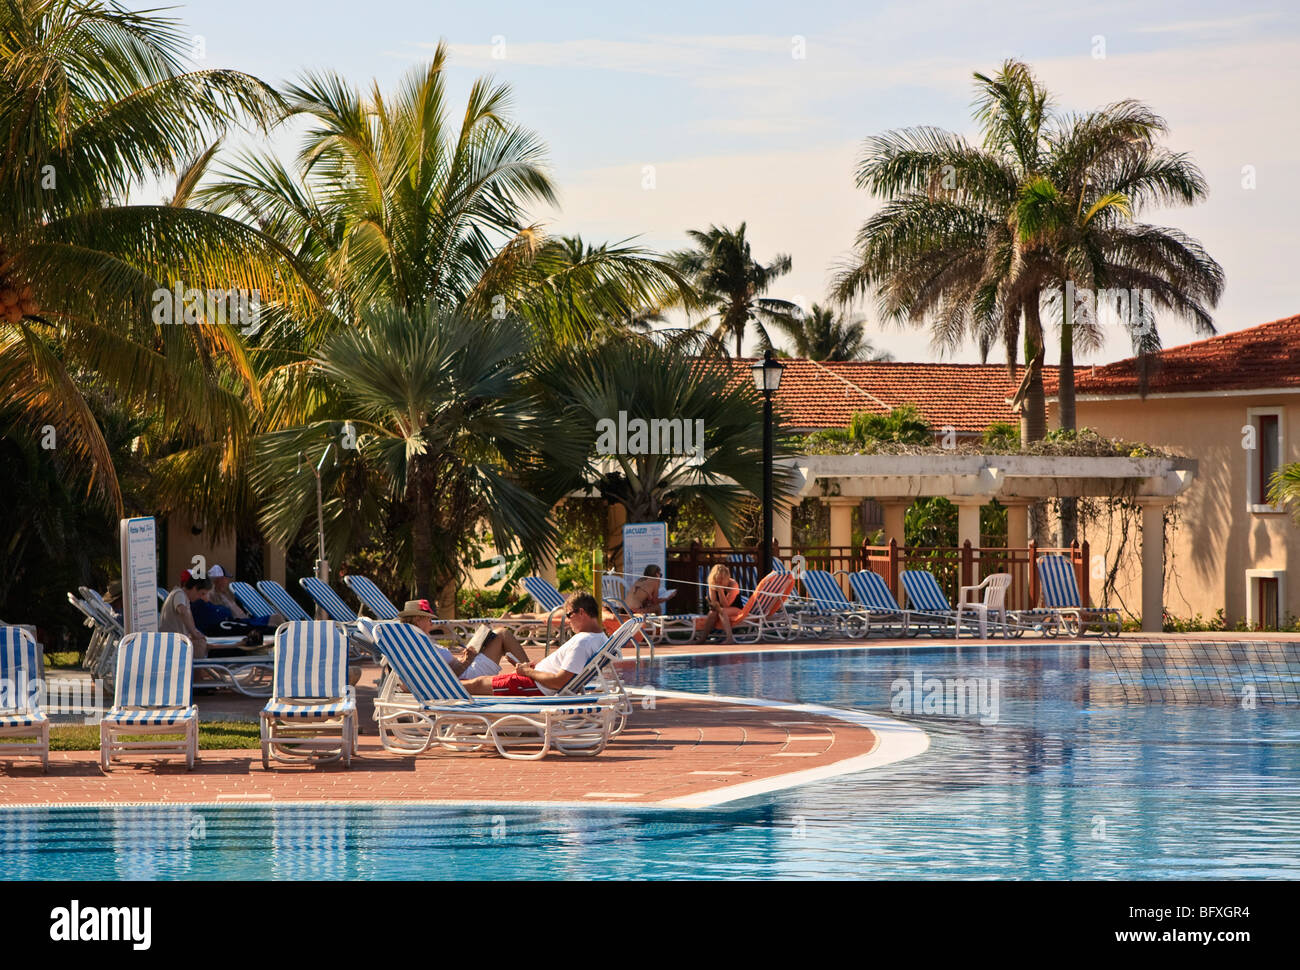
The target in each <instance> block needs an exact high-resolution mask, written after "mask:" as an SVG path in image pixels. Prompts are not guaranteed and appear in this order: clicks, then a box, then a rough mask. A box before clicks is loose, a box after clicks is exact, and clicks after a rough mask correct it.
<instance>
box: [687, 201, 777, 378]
mask: <svg viewBox="0 0 1300 970" xmlns="http://www.w3.org/2000/svg"><path fill="white" fill-rule="evenodd" d="M687 235H688V236H689V237H690V238H691V239H692V240H693V241H694V243H695V246H694V248H693V249H687V250H682V251H680V252H676V253H673V255H672V260H673V263H674V264H675V265H676V267H677V268H678V269H679V270H680V271H681V272H682V274H683V275H684V276H685V277H686V278H687V279H689V280H690V281H691V283H692V284H693V285H694V287H695V290H696V292H697V293H698V294H699V299H700V302H701V304H702V305H703V306H704V307H705V308H706V309H708V311H709V312H708V313H707V315H706V316H705V317H704V319H703V320H702V321H701V323H702V324H708V323H709V322H710V321H713V322H715V324H716V333H717V335H718V336H719V337H720V338H723V339H726V338H734V339H735V341H736V356H737V357H739V356H740V355H741V345H742V343H743V341H744V339H745V330H746V328H747V327H748V326H749V324H750V322H751V321H753V322H754V323H755V324H756V325H757V326H758V328H759V331H760V334H761V336H762V338H763V339H764V340H767V332H766V331H765V330H764V329H763V324H764V323H774V322H776V321H778V320H783V319H789V318H790V317H791V316H792V315H793V314H794V313H796V312H798V310H799V307H798V305H797V304H794V303H791V302H790V301H788V300H777V299H773V298H771V297H765V296H763V294H764V293H766V292H767V291H768V289H769V288H770V287H771V285H772V283H773V282H775V281H776V280H777V279H779V278H780V277H782V276H784V275H785V274H786V273H788V272H790V267H791V266H792V265H793V263H792V261H791V259H790V257H789V256H786V255H778V256H777V257H776V258H775V259H773V260H772V262H770V263H768V264H767V265H766V266H764V265H763V264H761V263H760V262H758V260H756V259H755V258H754V256H753V254H752V252H751V251H750V246H749V240H748V239H746V238H745V223H743V222H742V223H741V224H740V225H739V226H738V227H736V228H735V229H728V228H726V227H722V228H719V227H718V226H710V227H709V228H708V229H707V230H706V231H703V232H701V231H699V230H695V229H692V230H690V231H688V232H687Z"/></svg>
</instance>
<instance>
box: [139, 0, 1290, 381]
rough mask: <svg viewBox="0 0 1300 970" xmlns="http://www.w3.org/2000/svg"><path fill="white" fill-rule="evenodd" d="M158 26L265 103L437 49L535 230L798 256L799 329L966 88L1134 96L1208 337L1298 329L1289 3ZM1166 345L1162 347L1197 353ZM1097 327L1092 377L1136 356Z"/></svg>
mask: <svg viewBox="0 0 1300 970" xmlns="http://www.w3.org/2000/svg"><path fill="white" fill-rule="evenodd" d="M129 5H130V6H133V7H135V8H137V9H140V8H144V7H145V6H154V5H155V4H153V3H149V4H142V3H132V4H129ZM172 16H175V17H178V18H180V19H181V20H182V21H183V22H184V24H185V26H186V28H187V29H188V30H190V31H192V33H193V34H194V35H197V36H199V37H201V38H202V40H201V43H200V44H198V48H201V50H202V59H201V61H199V62H198V63H199V64H200V65H201V66H203V67H230V68H237V69H240V70H244V71H248V72H251V73H253V74H256V75H258V76H259V77H262V78H263V79H265V80H267V81H271V82H272V83H278V82H282V81H287V80H291V79H294V78H296V77H298V76H299V75H300V74H301V72H303V71H304V70H311V69H322V68H330V69H333V70H337V71H340V72H342V73H343V74H344V75H345V76H347V77H348V78H350V79H351V80H353V81H354V82H355V83H357V84H358V85H362V86H369V85H370V83H371V82H372V80H373V81H377V82H378V84H379V85H380V87H381V89H391V88H392V87H393V85H394V84H395V82H396V81H397V80H398V79H399V78H400V77H401V76H402V75H403V74H404V73H406V72H407V71H409V70H411V69H412V68H413V67H415V66H416V65H418V64H420V63H421V62H422V61H425V60H427V59H428V58H430V57H431V55H432V52H433V50H434V48H435V47H436V45H437V44H438V42H439V41H440V40H445V41H446V42H447V43H448V44H449V45H450V49H451V55H452V57H451V68H450V75H449V77H450V87H451V91H452V94H453V96H454V100H453V104H463V103H464V97H465V94H466V93H467V92H468V89H469V86H470V84H471V83H472V82H473V80H474V79H475V78H476V77H478V76H480V75H483V74H491V75H493V76H494V77H495V78H497V79H498V80H501V81H505V82H508V83H509V84H510V86H511V87H512V89H513V113H514V116H515V118H516V119H517V120H518V121H519V122H520V123H522V124H524V125H526V126H527V127H529V128H532V129H533V130H535V131H536V132H538V133H539V134H540V135H541V136H542V137H543V138H544V140H545V141H546V143H547V144H548V146H549V148H550V164H551V168H552V172H553V175H554V177H555V179H556V181H557V183H558V185H559V188H560V206H559V207H558V209H557V210H553V211H552V210H545V211H542V210H539V211H538V212H537V213H535V215H536V218H538V219H540V220H542V221H543V222H545V223H546V224H547V227H548V231H550V232H553V233H562V234H573V233H578V234H581V235H582V236H583V237H584V238H585V239H587V240H588V241H592V242H601V241H617V240H624V239H629V238H632V237H635V238H636V239H637V241H638V242H639V243H640V244H642V245H646V246H649V247H653V248H655V249H662V250H671V249H677V248H681V247H683V246H685V245H686V243H687V239H686V230H687V229H692V228H700V229H703V228H707V227H708V226H709V225H711V224H718V225H728V226H730V225H734V224H736V223H739V222H742V221H743V222H745V223H746V224H747V227H748V236H749V238H750V240H751V241H752V244H753V250H754V255H755V256H756V258H758V259H759V260H760V261H761V262H768V261H769V260H770V259H771V258H772V257H773V256H775V255H776V254H777V253H786V254H789V255H790V256H791V257H792V260H793V270H792V272H791V273H790V274H789V275H787V276H785V277H783V278H782V279H780V280H778V281H777V282H776V284H775V285H774V287H773V289H772V290H771V291H770V293H769V295H771V296H775V297H779V298H783V299H789V300H794V301H795V302H798V303H800V304H802V305H804V306H808V305H810V304H811V303H813V302H821V301H824V299H825V296H826V292H827V290H828V284H829V280H830V277H831V275H832V273H833V271H834V269H835V268H836V267H837V266H838V265H839V264H841V263H842V262H843V261H844V260H846V259H848V258H849V257H850V255H851V250H852V244H853V239H854V236H855V234H856V232H857V230H858V228H859V227H860V226H861V225H862V223H863V222H864V221H865V219H866V218H867V217H868V216H869V215H870V214H871V213H872V212H873V211H874V210H875V209H876V207H877V206H878V204H879V203H878V200H875V199H873V198H872V197H871V196H870V195H869V194H868V193H866V192H865V191H862V190H859V189H857V188H856V187H855V186H854V181H853V173H854V169H855V163H856V160H857V158H858V156H859V154H860V151H861V147H862V143H863V140H864V139H865V138H867V137H868V136H871V135H876V134H881V133H883V132H885V131H888V130H890V129H894V128H901V127H908V126H914V125H935V126H938V127H941V128H946V129H949V130H952V131H956V132H960V133H962V134H965V135H967V136H968V137H971V138H976V137H977V132H976V130H975V126H974V124H973V122H972V120H971V110H970V102H971V99H972V94H973V87H972V78H971V75H972V73H973V72H975V71H981V72H984V73H992V72H994V71H996V69H997V68H998V66H999V65H1000V64H1001V63H1002V62H1003V61H1004V60H1005V59H1007V58H1010V57H1014V58H1018V59H1021V60H1024V61H1026V62H1028V63H1029V64H1030V66H1031V67H1032V68H1033V70H1034V71H1035V72H1036V74H1037V75H1038V77H1039V79H1040V80H1041V81H1042V82H1044V83H1045V84H1046V85H1047V87H1048V88H1049V89H1050V90H1051V91H1052V92H1053V94H1054V96H1055V98H1056V101H1057V106H1058V107H1059V108H1060V109H1061V110H1064V111H1085V110H1090V109H1093V108H1097V107H1101V106H1103V105H1105V104H1108V103H1111V102H1114V101H1117V100H1120V99H1124V98H1135V99H1138V100H1141V101H1144V102H1146V103H1147V104H1148V105H1149V106H1150V107H1151V108H1152V109H1153V110H1155V111H1156V112H1157V113H1158V114H1160V115H1162V116H1163V117H1164V118H1165V119H1166V120H1167V121H1168V123H1169V128H1170V130H1169V134H1168V136H1167V138H1166V140H1165V142H1164V144H1165V146H1166V147H1168V148H1170V149H1171V150H1174V151H1179V152H1186V153H1187V154H1188V155H1190V157H1191V158H1192V159H1193V160H1194V161H1195V162H1196V163H1197V164H1198V165H1199V166H1200V167H1201V169H1202V171H1203V173H1204V175H1205V177H1206V179H1207V181H1208V183H1209V186H1210V193H1209V198H1208V200H1207V201H1205V202H1204V203H1202V204H1200V205H1198V206H1196V207H1194V208H1179V209H1167V210H1156V209H1150V210H1144V211H1142V212H1140V213H1138V217H1139V218H1140V219H1142V220H1143V221H1146V222H1152V223H1156V224H1159V225H1170V226H1175V227H1177V228H1179V229H1181V230H1183V231H1185V232H1187V233H1190V234H1191V235H1192V236H1194V237H1196V238H1197V239H1198V240H1200V242H1201V243H1202V244H1203V245H1204V246H1205V248H1206V249H1207V250H1208V252H1209V253H1210V255H1212V256H1213V257H1214V258H1215V259H1217V260H1218V261H1219V262H1220V263H1221V264H1222V265H1223V267H1224V270H1225V273H1226V277H1227V286H1226V290H1225V293H1224V296H1223V299H1222V300H1221V301H1220V304H1219V306H1218V308H1217V310H1216V311H1215V323H1216V327H1217V329H1218V330H1219V331H1220V332H1223V331H1229V330H1237V329H1241V328H1243V327H1249V326H1254V325H1256V324H1260V323H1265V322H1268V321H1270V320H1275V319H1278V318H1280V317H1284V316H1290V315H1292V314H1295V313H1300V297H1297V296H1296V294H1295V288H1294V285H1293V277H1294V274H1295V272H1296V268H1295V263H1296V259H1295V250H1296V247H1295V244H1294V235H1293V232H1294V227H1295V226H1296V225H1297V222H1298V221H1300V220H1298V219H1297V216H1298V215H1300V131H1297V126H1296V124H1295V116H1296V103H1297V99H1298V97H1300V8H1297V7H1296V6H1294V5H1288V4H1286V3H1284V2H1270V3H1249V2H1247V3H1244V4H1233V5H1228V4H1223V3H1220V4H1210V3H1203V2H1177V3H1173V2H1168V3H1167V2H1123V3H1110V2H1098V3H1087V4H1063V5H1048V6H1043V5H1040V4H1037V3H1021V2H992V3H961V2H950V0H935V2H927V0H909V2H902V3H883V4H881V3H847V2H839V3H818V2H800V3H790V2H788V0H787V2H782V3H774V2H769V0H757V2H754V0H746V2H728V3H716V2H715V3H699V2H684V0H667V2H656V3H650V4H646V3H631V2H606V3H589V4H581V3H579V4H573V3H563V2H554V3H546V4H538V3H535V2H531V3H518V2H513V3H480V2H475V3H445V2H427V0H425V2H416V0H368V2H366V3H356V2H349V3H337V2H334V0H194V2H191V3H187V4H182V5H181V6H179V7H177V8H176V10H175V11H173V13H172ZM277 145H278V146H279V147H280V148H281V149H282V150H284V151H286V152H287V151H288V150H289V149H290V147H291V146H292V142H291V141H290V140H289V139H288V138H287V136H286V137H285V138H282V139H278V140H277ZM857 316H859V317H861V318H862V319H863V320H864V321H865V328H866V331H867V334H868V336H869V337H870V339H871V340H872V342H873V343H874V344H876V346H877V347H879V348H880V349H883V350H886V351H888V352H890V353H892V354H893V356H894V357H895V358H896V359H898V360H958V361H974V360H978V359H979V358H978V353H977V351H976V349H975V347H974V346H973V345H967V346H964V347H962V348H959V349H958V350H956V351H951V350H948V351H943V350H940V349H937V348H935V347H934V346H932V345H931V342H930V340H929V337H928V334H927V333H926V332H925V331H924V330H916V329H909V328H900V327H897V326H892V325H891V326H888V327H882V326H881V325H880V324H879V323H878V321H877V317H876V314H875V311H874V308H873V307H872V306H870V305H867V306H863V307H860V308H859V310H858V312H857ZM1158 322H1159V328H1160V333H1161V335H1162V337H1163V340H1164V344H1165V346H1174V345H1176V344H1181V343H1186V342H1188V341H1191V340H1194V339H1198V338H1197V335H1196V334H1194V333H1193V332H1192V330H1191V329H1190V328H1189V326H1188V325H1187V324H1186V323H1184V322H1182V321H1181V320H1178V319H1176V318H1172V317H1170V318H1160V319H1159V321H1158ZM1106 330H1107V338H1106V341H1105V344H1104V345H1103V346H1102V347H1100V348H1099V349H1097V350H1096V351H1094V352H1092V353H1088V354H1083V355H1080V356H1081V358H1082V360H1083V361H1084V362H1085V363H1088V362H1090V363H1103V362H1107V361H1111V360H1117V359H1120V358H1122V357H1126V356H1129V354H1130V353H1131V345H1130V343H1129V340H1128V337H1127V335H1126V334H1124V333H1123V332H1122V331H1120V329H1119V328H1118V327H1117V326H1115V327H1108V328H1106ZM752 343H753V342H752V341H750V342H748V343H747V349H750V348H751V347H752ZM1000 353H1001V352H1000V351H995V356H994V357H993V358H991V359H992V360H994V361H1000V360H1001V357H1000V356H998V355H1000Z"/></svg>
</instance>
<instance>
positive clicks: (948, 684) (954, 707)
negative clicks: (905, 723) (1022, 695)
mask: <svg viewBox="0 0 1300 970" xmlns="http://www.w3.org/2000/svg"><path fill="white" fill-rule="evenodd" d="M889 693H890V699H889V709H890V710H891V711H893V712H894V713H895V714H935V715H938V716H940V717H973V718H978V719H979V722H980V723H981V724H983V725H989V724H997V723H998V693H999V681H998V679H997V678H996V677H946V678H943V679H940V678H938V677H926V676H925V674H924V673H923V672H921V671H920V670H915V671H913V672H912V679H911V680H906V679H905V678H902V677H900V678H898V679H897V680H895V681H893V683H891V684H890V685H889Z"/></svg>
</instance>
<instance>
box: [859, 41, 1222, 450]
mask: <svg viewBox="0 0 1300 970" xmlns="http://www.w3.org/2000/svg"><path fill="white" fill-rule="evenodd" d="M975 78H976V82H977V91H978V96H977V100H976V118H977V120H978V121H979V123H980V126H981V130H982V135H983V143H982V145H981V146H972V145H969V144H968V143H966V141H965V140H964V139H962V138H960V137H959V136H956V135H952V134H950V133H948V132H943V131H939V130H936V129H930V128H922V129H908V130H905V131H901V132H891V133H888V134H886V135H883V136H879V137H877V138H873V139H869V140H868V143H867V147H866V150H865V151H864V154H863V159H862V162H861V165H860V168H859V172H858V184H859V185H860V186H861V187H863V188H868V189H870V190H872V191H874V192H877V193H880V194H883V195H885V196H886V197H887V198H888V199H889V202H888V203H887V204H886V206H885V207H884V209H882V210H881V212H879V213H877V214H876V215H875V216H873V217H872V218H871V219H870V220H868V222H867V223H866V224H865V225H864V226H863V228H862V230H861V231H860V233H859V235H858V246H859V253H858V256H857V259H856V260H855V262H854V263H852V264H850V265H849V266H848V267H847V268H845V270H844V271H843V272H842V273H841V274H840V275H839V277H838V278H837V281H836V290H835V293H836V296H837V298H839V299H840V300H845V301H848V300H852V299H855V298H856V297H858V296H861V295H862V294H864V293H865V292H867V291H868V290H872V289H874V290H876V291H877V294H878V296H879V299H880V303H881V308H882V311H883V312H884V313H885V315H886V316H887V317H888V318H890V319H895V320H906V321H909V322H913V323H924V322H927V321H929V322H931V323H932V324H933V327H934V332H935V337H936V340H937V341H938V342H940V343H941V344H945V345H954V344H956V343H958V342H960V340H962V339H963V338H964V337H966V336H967V335H974V336H975V337H976V338H977V339H978V341H979V345H980V348H981V351H983V352H987V350H988V348H989V347H990V346H991V344H992V342H993V341H994V340H995V339H996V338H998V337H1001V339H1002V342H1003V344H1004V346H1005V347H1006V349H1007V363H1008V366H1009V367H1011V366H1013V365H1014V363H1015V360H1016V352H1017V350H1018V346H1017V345H1018V342H1019V336H1020V332H1021V326H1022V320H1023V329H1024V342H1025V361H1026V375H1025V379H1024V382H1023V383H1022V386H1021V390H1020V392H1019V393H1018V394H1017V399H1018V400H1023V402H1024V415H1025V425H1026V426H1025V428H1024V433H1023V434H1022V439H1023V440H1024V441H1026V442H1029V441H1033V440H1035V439H1037V438H1041V437H1042V436H1043V434H1044V433H1045V432H1046V402H1045V398H1044V395H1043V387H1042V377H1041V364H1042V360H1043V356H1044V352H1045V339H1044V332H1043V326H1042V316H1041V314H1042V311H1043V309H1044V308H1046V307H1048V306H1049V305H1052V304H1054V305H1055V307H1056V308H1057V309H1058V310H1060V311H1061V312H1063V313H1067V314H1068V312H1069V310H1070V309H1071V308H1070V307H1066V306H1064V304H1063V303H1062V301H1061V300H1060V299H1059V294H1060V293H1061V292H1062V290H1063V288H1064V286H1065V284H1066V283H1071V284H1073V285H1074V286H1076V287H1080V288H1082V289H1084V290H1090V291H1094V292H1095V291H1096V290H1097V289H1099V288H1119V289H1129V288H1136V289H1138V290H1140V291H1149V292H1150V293H1151V299H1152V304H1153V306H1152V307H1150V308H1148V311H1147V312H1145V313H1143V314H1141V315H1135V316H1132V317H1130V318H1129V319H1128V320H1126V321H1125V323H1126V325H1128V326H1129V327H1130V328H1131V329H1132V330H1133V331H1134V334H1133V335H1134V340H1135V347H1136V349H1137V350H1138V351H1139V352H1140V353H1144V352H1146V351H1147V350H1150V349H1154V348H1156V347H1158V346H1159V338H1158V335H1157V334H1156V331H1155V326H1154V318H1153V317H1152V316H1151V313H1150V310H1152V309H1154V308H1161V309H1165V310H1170V311H1173V312H1175V313H1177V314H1179V315H1180V316H1183V317H1185V318H1187V319H1189V320H1190V321H1191V322H1192V324H1193V326H1195V327H1196V328H1197V329H1199V330H1201V331H1203V332H1213V323H1212V321H1211V319H1210V316H1209V312H1208V309H1207V305H1208V306H1212V305H1213V304H1214V303H1215V302H1216V301H1217V299H1218V296H1219V293H1220V292H1221V290H1222V285H1223V276H1222V270H1221V269H1220V267H1219V266H1218V264H1217V263H1215V262H1214V261H1213V260H1212V259H1210V258H1209V257H1208V256H1207V255H1206V254H1205V252H1204V250H1203V249H1202V248H1201V247H1200V245H1199V244H1198V243H1196V241H1195V240H1192V239H1190V238H1189V237H1187V236H1185V235H1184V234H1182V233H1180V232H1179V231H1178V230H1175V229H1167V228H1161V227H1157V226H1151V225H1146V224H1141V223H1136V222H1134V221H1133V216H1134V214H1135V213H1136V212H1137V211H1138V209H1139V208H1140V207H1141V206H1142V205H1145V204H1150V203H1158V204H1170V203H1183V204H1191V203H1193V202H1195V201H1197V200H1199V199H1200V198H1202V197H1203V196H1204V192H1205V183H1204V179H1203V178H1202V177H1201V174H1200V172H1199V170H1198V169H1197V168H1196V166H1195V165H1193V164H1192V163H1191V162H1190V161H1189V160H1188V159H1187V158H1186V156H1184V155H1180V154H1174V153H1171V152H1168V151H1166V150H1164V149H1162V148H1160V147H1159V146H1158V145H1157V142H1158V140H1159V138H1160V136H1162V135H1163V134H1164V133H1165V130H1166V127H1165V124H1164V122H1163V120H1161V119H1160V118H1159V117H1157V116H1155V115H1154V114H1152V112H1151V111H1150V110H1149V109H1147V108H1146V107H1145V106H1143V105H1141V104H1138V103H1136V102H1133V101H1122V102H1119V103H1117V104H1113V105H1109V106H1107V107H1105V108H1102V109H1100V110H1098V111H1094V112H1091V113H1088V114H1085V115H1082V116H1070V115H1066V116H1059V115H1056V114H1055V113H1054V112H1053V111H1052V107H1051V99H1050V96H1049V95H1048V93H1047V91H1046V89H1044V88H1043V87H1042V86H1041V85H1039V84H1038V82H1037V80H1036V79H1035V78H1034V76H1033V74H1032V72H1031V71H1030V70H1029V68H1028V67H1027V66H1026V65H1024V64H1021V63H1019V62H1016V61H1008V62H1006V63H1005V64H1004V65H1003V67H1002V69H1001V71H1000V72H999V73H998V74H997V75H996V76H994V77H991V78H990V77H987V76H985V75H982V74H976V75H975ZM1054 294H1055V295H1057V298H1056V299H1055V300H1052V299H1051V297H1052V296H1053V295H1054ZM1061 327H1062V331H1061V365H1062V366H1061V374H1060V387H1061V390H1060V395H1061V396H1060V401H1061V405H1060V417H1061V423H1062V427H1066V428H1072V427H1073V426H1074V421H1075V416H1074V372H1073V353H1074V345H1075V342H1076V339H1081V340H1083V341H1084V342H1085V344H1086V343H1087V342H1088V341H1094V340H1095V339H1096V337H1097V330H1096V321H1095V319H1094V320H1087V319H1085V320H1076V319H1074V318H1073V317H1072V316H1070V315H1064V316H1062V318H1061Z"/></svg>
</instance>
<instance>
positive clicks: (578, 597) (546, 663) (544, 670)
mask: <svg viewBox="0 0 1300 970" xmlns="http://www.w3.org/2000/svg"><path fill="white" fill-rule="evenodd" d="M564 616H565V618H566V619H567V620H568V621H569V626H571V627H572V628H573V631H574V633H573V636H571V637H569V639H568V640H566V641H565V642H564V645H563V646H561V647H560V648H558V649H557V650H556V651H555V652H554V653H552V654H549V655H548V656H546V657H545V658H544V659H542V660H539V661H538V662H537V663H535V664H533V663H523V662H518V661H516V662H515V672H514V673H513V674H504V673H503V674H497V675H496V676H495V677H475V678H474V679H472V680H464V681H461V683H463V684H464V685H465V689H466V690H468V691H469V692H470V693H471V694H499V695H509V696H512V697H537V696H539V695H542V694H556V693H558V692H559V691H561V690H563V689H564V686H565V685H566V684H567V683H568V682H569V681H570V680H572V679H573V675H574V674H577V673H580V672H581V671H582V669H583V668H584V667H586V666H587V662H588V661H589V660H591V658H592V657H594V656H595V655H596V653H597V652H598V651H599V650H600V649H601V648H602V647H603V646H605V641H606V640H608V639H609V638H608V637H607V636H606V635H605V628H604V625H603V624H602V623H601V619H600V607H599V606H598V605H596V597H594V596H592V595H591V594H590V593H583V592H578V593H570V594H569V595H568V596H567V597H566V598H565V600H564Z"/></svg>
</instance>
